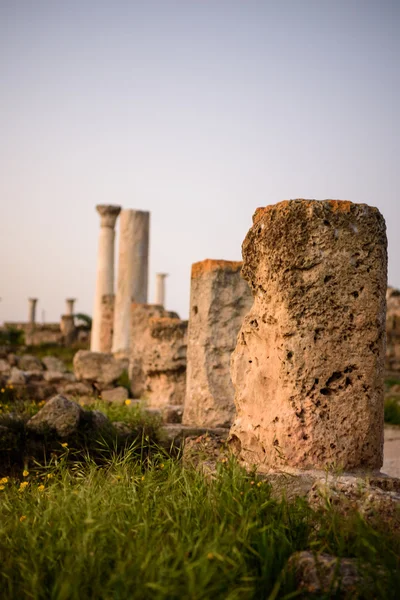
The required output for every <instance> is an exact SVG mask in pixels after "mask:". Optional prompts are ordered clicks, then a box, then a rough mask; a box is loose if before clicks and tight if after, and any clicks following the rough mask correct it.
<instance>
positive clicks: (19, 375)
mask: <svg viewBox="0 0 400 600" xmlns="http://www.w3.org/2000/svg"><path fill="white" fill-rule="evenodd" d="M8 383H9V384H10V385H25V383H26V377H25V373H24V372H23V371H21V369H17V367H12V368H11V375H10V377H9V379H8Z"/></svg>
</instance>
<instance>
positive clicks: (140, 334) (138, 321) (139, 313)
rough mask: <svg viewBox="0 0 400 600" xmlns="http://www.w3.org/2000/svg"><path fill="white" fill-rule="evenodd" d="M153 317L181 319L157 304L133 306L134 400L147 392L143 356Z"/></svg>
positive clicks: (131, 361) (131, 363) (131, 362)
mask: <svg viewBox="0 0 400 600" xmlns="http://www.w3.org/2000/svg"><path fill="white" fill-rule="evenodd" d="M153 317H169V318H176V319H177V318H179V317H178V315H177V314H176V313H174V312H169V311H166V310H165V309H164V308H163V307H162V306H159V305H157V304H138V303H137V302H132V304H131V321H130V344H129V369H128V373H129V379H130V382H131V392H132V397H133V398H141V397H142V396H143V394H144V392H145V386H146V377H145V374H144V371H143V354H144V351H145V349H146V346H147V344H148V342H149V335H150V334H149V329H150V325H149V321H150V319H151V318H153Z"/></svg>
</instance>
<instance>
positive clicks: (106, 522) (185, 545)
mask: <svg viewBox="0 0 400 600" xmlns="http://www.w3.org/2000/svg"><path fill="white" fill-rule="evenodd" d="M61 450H62V452H63V453H62V455H61V457H59V458H58V459H56V460H55V461H54V462H53V463H52V464H50V465H48V466H47V467H44V468H43V467H42V468H40V467H38V468H37V470H36V471H34V472H30V473H28V472H26V471H25V472H24V473H21V474H20V478H19V479H14V480H11V479H10V478H4V479H3V480H1V484H0V494H1V496H0V497H1V509H0V510H1V519H0V540H1V543H0V589H1V590H2V598H4V599H14V598H35V599H38V600H40V599H43V600H44V599H46V600H47V599H48V598H57V599H68V600H75V599H76V600H81V599H82V598H93V599H94V598H96V599H103V598H104V599H106V598H107V599H109V598H118V599H121V600H123V599H125V598H126V599H128V598H129V599H130V600H131V599H132V600H133V599H136V598H137V599H144V598H152V599H153V598H154V599H164V598H168V599H181V598H191V599H196V600H197V599H199V600H200V599H208V598H215V599H218V598H221V599H224V600H226V599H229V600H234V599H247V598H249V599H250V598H269V599H271V600H273V599H275V598H287V599H289V598H295V597H298V593H296V592H295V585H294V581H293V579H292V578H291V576H290V574H288V575H287V576H286V577H283V576H282V572H283V571H282V570H283V569H284V566H285V564H286V562H287V559H288V558H289V556H290V555H291V554H292V553H293V552H295V551H297V550H302V549H312V550H313V551H316V552H319V551H324V552H328V553H332V554H334V555H337V556H340V557H342V556H347V557H355V558H356V559H357V560H358V562H359V565H360V569H361V571H362V572H363V571H365V572H366V573H368V575H369V577H368V589H365V590H363V592H362V595H361V596H360V597H363V598H385V600H387V599H390V598H396V597H397V592H398V589H400V588H399V586H400V572H399V570H397V567H398V556H399V552H400V540H399V538H398V537H396V536H395V535H392V534H390V533H389V532H387V531H384V529H383V528H382V530H381V531H377V530H373V529H371V528H370V527H369V526H368V525H367V524H366V523H365V522H364V521H363V520H362V518H361V517H360V516H359V515H357V514H353V515H348V516H347V517H346V518H343V516H341V517H339V516H338V515H337V514H336V513H335V512H334V510H333V509H330V510H329V512H328V513H327V514H326V513H325V516H322V515H321V514H318V513H314V512H313V511H312V510H311V509H310V508H309V507H308V506H307V504H306V503H305V502H304V501H302V500H297V501H296V502H293V503H290V504H288V503H287V502H285V501H284V500H282V501H281V502H277V501H276V500H273V499H272V498H271V494H270V489H269V486H268V485H267V484H265V483H263V482H260V481H259V482H257V480H256V479H255V477H254V476H251V475H248V474H246V473H244V472H243V471H241V470H240V469H239V468H238V466H237V465H236V464H235V463H234V462H233V461H232V462H226V463H221V464H220V465H219V467H218V473H217V476H216V477H215V479H213V480H211V481H210V480H206V479H205V478H204V477H203V476H202V475H201V474H200V473H199V472H197V471H196V470H194V469H192V468H184V467H182V465H181V464H180V462H179V461H175V460H172V459H167V458H166V457H165V456H164V455H163V454H159V455H157V456H153V458H147V459H143V460H140V459H137V458H134V456H133V455H132V456H130V454H129V452H128V453H127V454H126V455H125V456H124V457H123V458H121V457H119V458H118V457H117V456H114V457H113V458H112V459H111V460H110V461H109V462H108V464H107V465H106V466H105V467H104V466H103V467H102V468H99V467H98V466H96V465H95V464H94V463H93V462H92V461H91V460H90V459H89V458H87V459H86V460H85V461H83V462H79V463H74V464H73V465H72V467H71V465H70V464H69V463H68V455H69V454H70V452H71V451H70V450H69V449H68V447H67V445H66V444H64V445H63V447H62V448H61ZM68 464H69V466H68ZM378 573H379V576H378ZM319 597H321V596H319ZM328 597H329V596H328ZM331 597H333V596H331ZM352 597H354V598H355V597H357V596H356V595H354V596H352Z"/></svg>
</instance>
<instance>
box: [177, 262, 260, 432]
mask: <svg viewBox="0 0 400 600" xmlns="http://www.w3.org/2000/svg"><path fill="white" fill-rule="evenodd" d="M241 266H242V263H240V262H231V261H227V260H205V261H203V262H199V263H195V264H194V265H193V266H192V276H191V292H190V317H189V330H188V350H187V381H186V400H185V410H184V413H183V423H185V424H186V425H196V426H198V427H227V426H229V425H230V424H231V423H232V420H233V416H234V412H235V407H234V401H233V398H234V390H233V385H232V382H231V377H230V371H229V367H230V357H231V353H232V351H233V349H234V348H235V345H236V337H237V334H238V332H239V329H240V326H241V324H242V321H243V318H244V316H245V315H246V313H247V312H248V311H249V309H250V306H251V304H252V295H251V292H250V289H249V287H248V285H247V283H246V282H245V281H244V279H242V277H241V274H240V270H241Z"/></svg>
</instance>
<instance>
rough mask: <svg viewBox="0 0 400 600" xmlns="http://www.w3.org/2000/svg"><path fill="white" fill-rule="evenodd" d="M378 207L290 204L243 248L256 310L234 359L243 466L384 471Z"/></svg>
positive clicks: (274, 209)
mask: <svg viewBox="0 0 400 600" xmlns="http://www.w3.org/2000/svg"><path fill="white" fill-rule="evenodd" d="M386 248H387V241H386V227H385V221H384V219H383V217H382V215H381V214H380V212H379V211H378V210H377V209H376V208H372V207H370V206H367V205H365V204H352V203H351V202H347V201H346V202H344V201H339V200H324V201H316V200H290V201H285V202H281V203H279V204H276V205H274V206H267V207H266V208H262V209H258V210H257V211H256V213H255V215H254V218H253V226H252V228H251V229H250V231H249V232H248V234H247V237H246V239H245V241H244V242H243V246H242V251H243V261H244V262H243V270H242V272H243V276H244V277H245V278H246V279H247V281H248V282H249V285H250V287H251V289H252V292H253V296H254V304H253V307H252V309H251V311H250V312H249V314H248V315H247V316H246V318H245V320H244V322H243V325H242V328H241V331H240V334H239V337H238V342H237V346H236V349H235V352H234V353H233V356H232V368H231V373H232V381H233V384H234V386H235V404H236V419H235V422H234V424H233V426H232V429H231V444H232V447H233V449H234V450H235V452H236V453H237V454H238V456H239V457H240V459H241V460H242V461H243V462H244V464H245V465H247V466H250V465H257V468H258V469H259V470H260V471H269V470H274V469H285V468H286V469H289V470H290V469H293V468H301V469H309V468H319V469H325V468H341V469H345V470H357V469H379V468H380V467H381V465H382V456H383V455H382V451H383V382H384V362H385V318H386V301H385V293H386V285H387V249H386Z"/></svg>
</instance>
